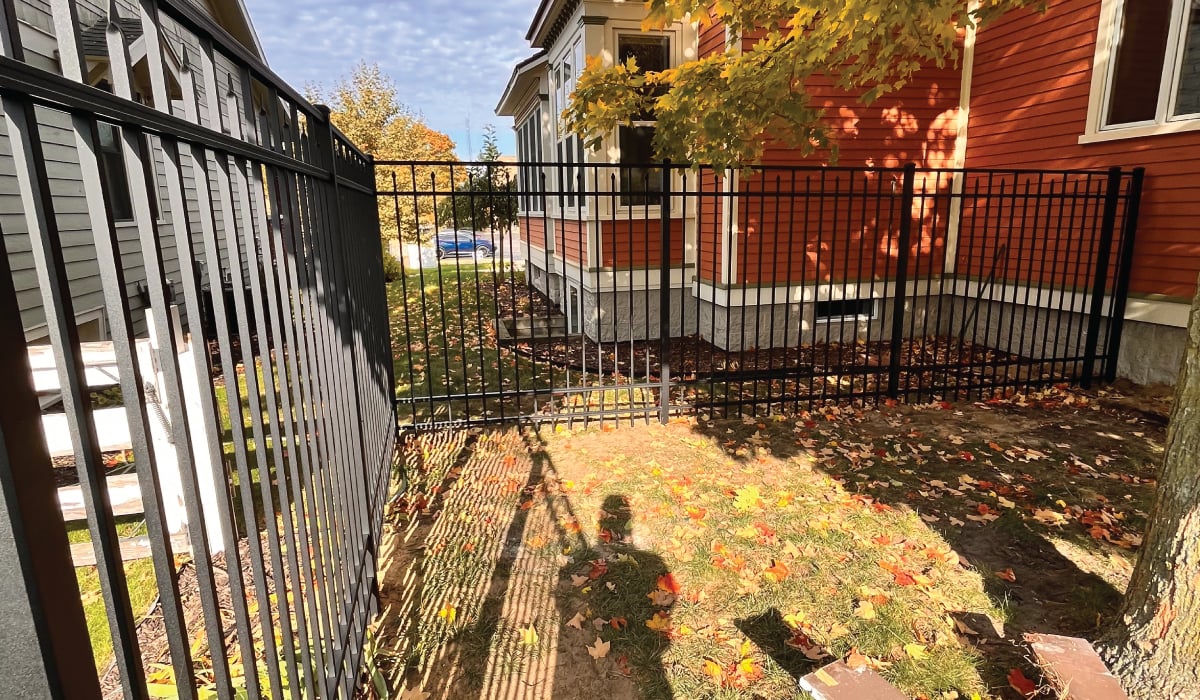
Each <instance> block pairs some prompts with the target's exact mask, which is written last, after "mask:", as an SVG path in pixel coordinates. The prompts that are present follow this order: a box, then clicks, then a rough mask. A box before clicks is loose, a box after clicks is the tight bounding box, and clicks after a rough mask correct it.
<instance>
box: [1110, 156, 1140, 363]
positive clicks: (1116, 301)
mask: <svg viewBox="0 0 1200 700" xmlns="http://www.w3.org/2000/svg"><path fill="white" fill-rule="evenodd" d="M1145 176H1146V169H1145V168H1134V169H1133V180H1132V181H1131V182H1130V183H1129V192H1128V193H1127V194H1126V195H1125V221H1124V225H1123V226H1122V228H1121V252H1120V253H1119V255H1120V258H1119V261H1118V267H1117V280H1116V283H1117V286H1116V289H1115V290H1114V291H1113V304H1112V318H1111V319H1109V324H1110V325H1109V327H1108V348H1107V349H1106V350H1105V352H1104V381H1106V382H1111V381H1114V380H1115V379H1116V378H1117V357H1118V355H1120V352H1121V332H1122V331H1123V330H1124V329H1125V304H1126V302H1128V301H1129V277H1130V275H1131V274H1132V272H1133V239H1134V236H1135V235H1137V221H1138V210H1139V208H1140V205H1141V201H1142V180H1144V179H1145Z"/></svg>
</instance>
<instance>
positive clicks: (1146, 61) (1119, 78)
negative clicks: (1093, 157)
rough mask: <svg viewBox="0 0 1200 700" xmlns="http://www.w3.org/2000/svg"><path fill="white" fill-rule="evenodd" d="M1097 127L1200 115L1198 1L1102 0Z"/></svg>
mask: <svg viewBox="0 0 1200 700" xmlns="http://www.w3.org/2000/svg"><path fill="white" fill-rule="evenodd" d="M1105 27H1107V28H1108V30H1109V33H1108V36H1107V44H1105V43H1104V38H1105V37H1102V38H1101V39H1102V40H1101V46H1102V47H1104V46H1107V56H1106V57H1105V56H1103V55H1102V56H1101V58H1107V61H1106V62H1105V61H1098V63H1097V68H1098V69H1100V70H1103V71H1104V75H1103V94H1102V99H1101V103H1100V111H1099V119H1098V122H1094V123H1093V124H1094V126H1093V128H1097V129H1099V130H1101V131H1103V130H1109V129H1125V128H1130V127H1155V126H1161V125H1166V124H1169V123H1172V122H1180V121H1187V120H1200V0H1107V3H1106V5H1105V13H1104V20H1103V21H1102V30H1103V29H1104V28H1105Z"/></svg>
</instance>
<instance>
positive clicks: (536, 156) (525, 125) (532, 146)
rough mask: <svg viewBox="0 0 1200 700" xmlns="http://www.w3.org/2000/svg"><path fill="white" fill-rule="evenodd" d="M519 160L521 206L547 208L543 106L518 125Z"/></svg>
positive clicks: (533, 209) (523, 208)
mask: <svg viewBox="0 0 1200 700" xmlns="http://www.w3.org/2000/svg"><path fill="white" fill-rule="evenodd" d="M517 160H519V161H521V167H520V169H519V170H518V171H517V178H518V179H519V180H520V190H521V195H520V199H519V206H520V207H521V211H522V212H526V213H528V212H540V211H544V210H545V201H546V198H545V195H543V194H542V193H543V192H544V191H545V189H546V188H545V186H544V183H543V182H542V168H541V166H540V165H534V163H540V162H541V160H542V108H541V107H537V108H536V109H534V110H533V111H532V112H530V114H529V116H528V117H527V118H526V119H525V121H523V122H521V123H520V125H519V126H517Z"/></svg>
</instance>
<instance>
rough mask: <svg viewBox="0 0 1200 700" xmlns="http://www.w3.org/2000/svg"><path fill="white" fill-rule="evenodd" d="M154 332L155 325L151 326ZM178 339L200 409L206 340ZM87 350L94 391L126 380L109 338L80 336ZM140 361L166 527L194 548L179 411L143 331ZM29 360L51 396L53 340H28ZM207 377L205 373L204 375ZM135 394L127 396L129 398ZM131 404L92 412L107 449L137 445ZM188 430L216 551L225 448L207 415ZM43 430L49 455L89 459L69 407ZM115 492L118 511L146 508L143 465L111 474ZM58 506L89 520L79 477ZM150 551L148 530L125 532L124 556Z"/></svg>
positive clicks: (79, 557)
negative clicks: (172, 432) (200, 355)
mask: <svg viewBox="0 0 1200 700" xmlns="http://www.w3.org/2000/svg"><path fill="white" fill-rule="evenodd" d="M172 314H173V321H174V325H175V327H176V328H179V315H178V308H172ZM146 321H147V324H148V325H150V326H151V327H152V325H153V321H152V320H151V319H150V318H149V315H147V320H146ZM148 335H149V336H150V337H151V338H153V337H154V333H153V332H152V329H151V332H149V333H148ZM175 346H176V348H178V349H179V352H178V355H179V368H180V373H181V375H182V376H181V379H182V380H183V396H184V401H185V403H186V404H187V408H188V411H187V413H188V415H192V416H198V415H200V411H201V408H200V398H201V396H202V394H201V393H200V392H201V391H211V390H212V389H211V387H207V386H203V387H202V386H201V385H200V383H199V380H198V378H197V377H196V375H195V372H194V371H193V369H192V368H193V367H195V365H194V364H193V361H192V359H191V357H190V354H191V353H192V352H205V348H204V347H203V345H201V346H200V347H196V346H195V343H194V342H193V341H192V340H191V339H190V338H185V337H177V338H175ZM80 349H81V352H82V355H83V364H84V376H85V379H86V381H87V388H88V389H89V390H90V391H96V390H103V389H107V388H111V387H116V386H119V385H120V380H121V377H120V370H119V369H118V366H117V358H116V355H115V353H114V351H113V344H112V343H111V342H106V341H100V342H88V343H81V344H80ZM136 349H137V359H138V369H139V371H140V373H141V376H142V379H143V383H144V385H143V389H144V390H145V395H146V397H147V401H146V413H147V415H148V416H149V417H150V420H149V421H148V425H149V427H150V441H151V449H152V450H153V453H154V468H155V469H156V473H157V475H158V480H159V488H160V492H161V494H162V499H163V512H164V514H165V516H166V523H167V527H168V529H169V530H170V532H171V535H172V536H171V540H172V547H173V550H174V551H176V552H181V551H187V550H188V549H189V548H190V544H189V540H188V537H187V528H188V525H189V523H188V516H187V511H186V509H185V508H184V501H183V490H182V489H183V485H182V481H181V479H180V474H179V466H178V465H179V460H178V457H177V455H176V451H175V445H173V444H172V443H171V439H170V436H169V429H168V426H170V425H172V424H173V422H174V421H175V420H178V416H179V415H180V413H179V411H177V410H172V407H171V406H170V405H169V404H168V403H167V399H166V392H163V391H159V390H158V387H160V386H162V383H163V379H162V374H161V371H160V367H161V363H160V361H159V352H160V349H159V348H157V347H156V346H155V344H154V341H153V340H150V339H142V340H138V341H137V342H136ZM28 353H29V367H30V370H31V372H32V374H33V380H34V386H35V387H36V389H37V391H38V393H39V394H40V395H42V396H47V397H49V396H52V395H53V394H55V393H57V392H60V391H61V384H60V368H59V367H57V365H56V362H55V358H54V352H53V349H52V348H51V347H50V346H48V345H31V346H29V350H28ZM205 380H206V381H207V378H205ZM132 398H133V397H130V396H125V397H124V399H125V400H126V401H129V400H132ZM125 412H126V406H116V407H109V408H98V409H96V410H95V411H93V412H92V417H93V421H94V422H95V426H96V436H97V437H98V438H99V440H100V451H101V452H116V451H121V450H129V449H132V447H133V445H132V441H131V439H130V435H129V422H128V419H127V418H126V413H125ZM188 427H189V432H190V433H191V437H192V452H193V455H192V457H193V461H194V463H195V465H196V480H197V484H198V487H199V493H200V500H201V504H202V505H203V508H204V520H205V525H206V527H207V528H208V533H209V539H208V541H209V544H210V547H211V548H212V550H213V553H214V554H215V553H216V552H218V551H220V550H221V549H222V547H223V544H222V543H223V538H222V537H221V528H220V519H219V518H218V517H217V512H218V511H217V504H216V498H217V493H219V491H218V489H217V488H216V482H215V479H218V478H223V474H222V468H221V461H220V456H219V455H211V454H209V450H208V445H209V444H210V441H209V440H208V438H207V436H206V435H205V433H204V430H205V428H204V425H203V422H202V421H199V420H195V421H189V425H188ZM42 432H43V434H44V436H45V440H46V448H47V450H48V451H49V453H50V456H51V457H66V456H71V455H75V462H76V465H77V467H78V468H82V464H83V460H82V459H81V457H80V455H78V454H77V445H75V444H74V441H73V439H72V436H71V429H70V426H69V423H68V420H67V416H66V414H65V413H45V414H43V415H42ZM134 457H135V460H136V462H135V464H136V465H137V469H148V468H149V459H148V457H147V456H146V455H134ZM105 481H106V485H107V487H108V495H109V500H110V501H111V503H112V509H113V515H117V516H126V515H138V514H141V513H144V512H145V506H144V505H143V503H142V489H141V485H140V481H139V476H138V474H137V473H129V474H113V475H109V476H107V477H106V480H105ZM58 501H59V506H60V508H61V509H62V514H63V520H65V521H66V522H68V523H70V522H77V521H82V520H87V517H88V516H87V510H86V508H85V506H84V498H83V490H82V488H81V487H80V486H79V485H74V486H64V487H61V488H59V489H58ZM71 556H72V559H73V560H74V562H75V565H76V566H88V565H93V564H95V562H96V557H95V552H94V551H93V547H92V544H91V543H90V542H83V543H76V544H74V545H72V546H71ZM149 556H150V542H149V538H147V537H145V536H139V537H128V538H122V540H121V557H122V559H125V560H130V559H139V558H144V557H149Z"/></svg>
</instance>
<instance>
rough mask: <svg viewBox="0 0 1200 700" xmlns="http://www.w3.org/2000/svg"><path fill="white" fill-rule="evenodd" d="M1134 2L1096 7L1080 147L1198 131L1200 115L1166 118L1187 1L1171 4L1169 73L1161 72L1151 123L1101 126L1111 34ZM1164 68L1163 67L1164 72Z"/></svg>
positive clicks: (1108, 1)
mask: <svg viewBox="0 0 1200 700" xmlns="http://www.w3.org/2000/svg"><path fill="white" fill-rule="evenodd" d="M1130 1H1136V0H1103V3H1102V4H1101V6H1100V23H1099V27H1098V28H1097V30H1096V53H1095V56H1094V57H1093V59H1092V83H1091V88H1090V93H1089V95H1088V111H1087V122H1086V123H1085V125H1084V133H1083V134H1082V135H1081V136H1080V137H1079V143H1080V144H1088V143H1101V142H1105V141H1117V140H1121V139H1131V138H1141V137H1145V136H1159V135H1163V134H1177V133H1183V132H1187V131H1198V130H1200V114H1190V115H1180V116H1175V117H1172V116H1170V110H1171V108H1172V105H1173V104H1174V102H1175V96H1176V92H1177V90H1178V82H1179V81H1178V73H1179V70H1180V66H1181V63H1182V62H1183V50H1184V42H1183V41H1181V40H1180V39H1181V35H1182V31H1181V29H1182V27H1183V20H1184V18H1185V15H1186V12H1187V10H1188V9H1189V6H1190V5H1191V2H1190V0H1174V2H1173V4H1172V8H1171V24H1170V31H1169V33H1168V34H1167V47H1166V56H1167V57H1169V58H1170V60H1171V66H1172V68H1171V70H1170V72H1169V74H1168V72H1167V71H1166V70H1164V71H1163V76H1162V79H1161V83H1160V84H1159V92H1158V112H1157V114H1156V115H1155V118H1154V122H1153V123H1151V122H1138V123H1135V124H1120V125H1114V126H1104V113H1105V107H1107V105H1108V97H1109V95H1108V92H1109V76H1110V74H1111V73H1112V63H1113V61H1114V60H1115V58H1116V56H1115V52H1114V50H1113V49H1114V48H1115V46H1114V38H1115V36H1114V33H1115V31H1116V29H1117V24H1118V19H1119V18H1120V13H1121V9H1122V8H1123V7H1124V3H1126V2H1130ZM1165 68H1166V66H1164V69H1165Z"/></svg>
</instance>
